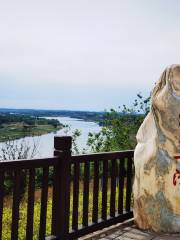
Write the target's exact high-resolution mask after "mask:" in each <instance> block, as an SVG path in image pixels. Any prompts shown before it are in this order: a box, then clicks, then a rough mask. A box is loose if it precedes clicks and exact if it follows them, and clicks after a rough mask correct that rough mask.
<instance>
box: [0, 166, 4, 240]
mask: <svg viewBox="0 0 180 240" xmlns="http://www.w3.org/2000/svg"><path fill="white" fill-rule="evenodd" d="M3 201H4V172H3V171H1V170H0V240H1V239H2V218H3Z"/></svg>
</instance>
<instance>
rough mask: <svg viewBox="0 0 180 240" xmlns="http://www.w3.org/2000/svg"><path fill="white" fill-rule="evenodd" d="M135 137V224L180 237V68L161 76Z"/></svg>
mask: <svg viewBox="0 0 180 240" xmlns="http://www.w3.org/2000/svg"><path fill="white" fill-rule="evenodd" d="M136 137H137V142H138V144H137V146H136V149H135V153H134V163H135V181H134V186H133V193H134V217H135V222H136V224H137V225H138V227H140V228H142V229H151V230H154V231H156V232H171V233H173V232H178V233H180V65H172V66H171V67H168V68H167V69H166V70H165V71H164V72H163V74H162V75H161V77H160V80H159V81H158V82H157V84H156V86H155V88H154V90H153V92H152V95H151V110H150V113H149V114H148V115H147V117H146V118H145V120H144V122H143V123H142V125H141V127H140V129H139V131H138V133H137V136H136Z"/></svg>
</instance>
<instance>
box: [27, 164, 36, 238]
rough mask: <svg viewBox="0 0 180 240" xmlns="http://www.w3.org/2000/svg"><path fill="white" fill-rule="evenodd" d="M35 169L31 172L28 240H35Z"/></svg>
mask: <svg viewBox="0 0 180 240" xmlns="http://www.w3.org/2000/svg"><path fill="white" fill-rule="evenodd" d="M34 192H35V169H34V168H32V169H30V170H29V183H28V206H27V225H26V239H27V240H32V239H33V222H34Z"/></svg>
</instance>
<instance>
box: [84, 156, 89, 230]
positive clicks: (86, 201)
mask: <svg viewBox="0 0 180 240" xmlns="http://www.w3.org/2000/svg"><path fill="white" fill-rule="evenodd" d="M88 212H89V162H88V161H87V162H85V163H84V190H83V226H88Z"/></svg>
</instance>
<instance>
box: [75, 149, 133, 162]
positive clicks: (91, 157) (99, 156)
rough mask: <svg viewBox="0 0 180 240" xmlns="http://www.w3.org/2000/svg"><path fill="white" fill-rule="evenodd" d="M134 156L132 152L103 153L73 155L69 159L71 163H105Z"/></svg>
mask: <svg viewBox="0 0 180 240" xmlns="http://www.w3.org/2000/svg"><path fill="white" fill-rule="evenodd" d="M133 154H134V151H133V150H127V151H114V152H103V153H91V154H82V155H74V156H72V157H71V163H75V162H86V161H93V162H94V161H99V160H101V161H106V160H109V159H119V158H123V157H132V156H133Z"/></svg>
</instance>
